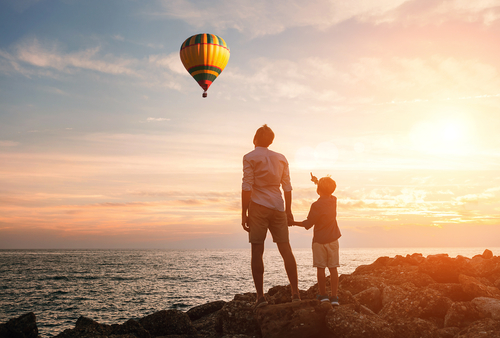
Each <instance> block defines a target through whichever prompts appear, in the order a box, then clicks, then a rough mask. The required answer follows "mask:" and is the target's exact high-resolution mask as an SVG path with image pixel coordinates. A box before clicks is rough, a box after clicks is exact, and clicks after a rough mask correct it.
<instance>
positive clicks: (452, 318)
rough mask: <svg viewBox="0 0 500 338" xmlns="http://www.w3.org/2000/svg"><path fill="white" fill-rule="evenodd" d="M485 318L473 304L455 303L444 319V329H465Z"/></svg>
mask: <svg viewBox="0 0 500 338" xmlns="http://www.w3.org/2000/svg"><path fill="white" fill-rule="evenodd" d="M483 318H485V316H484V315H483V314H481V312H479V311H478V310H477V309H476V307H475V306H474V305H472V303H471V302H455V303H453V304H451V306H450V308H449V309H448V312H447V313H446V316H445V317H444V327H461V328H463V327H466V326H468V325H470V324H471V323H473V322H475V321H476V320H480V319H483Z"/></svg>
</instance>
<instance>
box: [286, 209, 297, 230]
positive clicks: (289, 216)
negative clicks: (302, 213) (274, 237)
mask: <svg viewBox="0 0 500 338" xmlns="http://www.w3.org/2000/svg"><path fill="white" fill-rule="evenodd" d="M286 220H287V223H288V226H289V227H291V226H292V225H294V223H295V221H294V219H293V214H292V212H291V211H287V212H286Z"/></svg>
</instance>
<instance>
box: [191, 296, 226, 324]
mask: <svg viewBox="0 0 500 338" xmlns="http://www.w3.org/2000/svg"><path fill="white" fill-rule="evenodd" d="M224 304H226V302H225V301H223V300H219V301H216V302H210V303H206V304H202V305H198V306H195V307H193V308H191V309H189V310H188V311H187V312H186V314H187V315H188V317H189V319H191V320H192V321H195V320H197V319H200V318H202V317H205V316H208V315H209V314H212V313H214V312H216V311H219V310H220V309H222V307H223V306H224Z"/></svg>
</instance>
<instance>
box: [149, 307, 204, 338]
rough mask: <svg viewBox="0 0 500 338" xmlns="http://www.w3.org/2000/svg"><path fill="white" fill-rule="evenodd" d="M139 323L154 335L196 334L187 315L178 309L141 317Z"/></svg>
mask: <svg viewBox="0 0 500 338" xmlns="http://www.w3.org/2000/svg"><path fill="white" fill-rule="evenodd" d="M139 323H140V324H141V325H142V326H143V327H144V328H145V329H146V330H147V331H148V332H149V333H150V334H151V335H152V336H154V337H156V336H168V335H183V334H196V333H197V331H196V329H195V328H194V326H193V324H192V323H191V320H190V319H189V316H188V315H187V314H186V313H185V312H182V311H179V310H162V311H158V312H155V313H153V314H151V315H149V316H146V317H144V318H141V319H140V320H139Z"/></svg>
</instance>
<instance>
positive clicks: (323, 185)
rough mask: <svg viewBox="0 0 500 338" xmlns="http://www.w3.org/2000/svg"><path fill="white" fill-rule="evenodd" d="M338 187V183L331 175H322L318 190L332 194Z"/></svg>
mask: <svg viewBox="0 0 500 338" xmlns="http://www.w3.org/2000/svg"><path fill="white" fill-rule="evenodd" d="M335 189H337V183H335V181H334V180H333V179H332V178H331V177H330V176H326V177H322V178H320V179H319V181H318V190H320V191H321V192H323V193H325V194H328V195H331V194H333V192H334V191H335Z"/></svg>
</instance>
